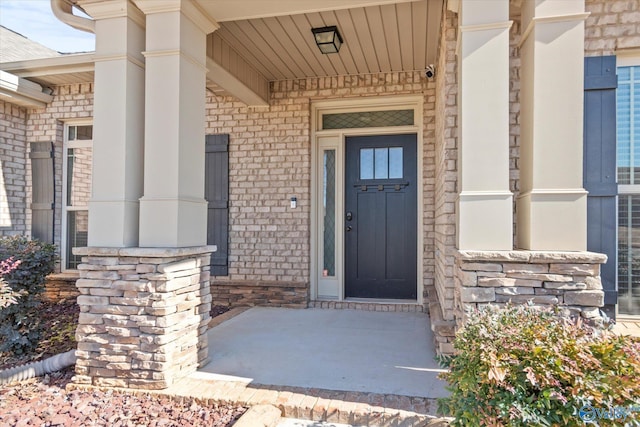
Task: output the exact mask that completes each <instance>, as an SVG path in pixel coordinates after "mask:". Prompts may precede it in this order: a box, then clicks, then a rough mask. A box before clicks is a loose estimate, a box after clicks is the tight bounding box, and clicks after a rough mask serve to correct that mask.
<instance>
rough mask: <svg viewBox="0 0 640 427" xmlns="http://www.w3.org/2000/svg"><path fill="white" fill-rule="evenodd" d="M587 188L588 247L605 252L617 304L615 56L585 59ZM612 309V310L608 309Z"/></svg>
mask: <svg viewBox="0 0 640 427" xmlns="http://www.w3.org/2000/svg"><path fill="white" fill-rule="evenodd" d="M584 65H585V66H584V70H585V79H584V164H583V171H584V172H583V177H584V178H583V179H584V188H585V189H586V190H587V191H588V192H589V196H588V198H587V249H588V250H590V251H593V252H600V253H604V254H606V255H607V256H608V257H609V259H608V260H607V263H606V264H604V265H603V266H602V270H601V276H602V285H603V288H604V291H605V299H604V301H605V305H606V306H609V305H614V304H616V303H617V299H618V296H617V264H618V262H617V229H618V227H617V223H616V222H617V218H618V212H617V207H616V206H617V203H616V201H617V200H616V199H617V195H618V185H617V179H616V87H617V86H618V79H617V76H616V57H615V56H598V57H588V58H585V63H584ZM607 311H610V310H607Z"/></svg>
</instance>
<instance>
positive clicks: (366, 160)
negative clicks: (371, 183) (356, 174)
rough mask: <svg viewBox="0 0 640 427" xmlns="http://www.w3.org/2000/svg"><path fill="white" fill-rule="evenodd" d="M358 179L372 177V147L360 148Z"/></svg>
mask: <svg viewBox="0 0 640 427" xmlns="http://www.w3.org/2000/svg"><path fill="white" fill-rule="evenodd" d="M360 179H373V148H363V149H361V150H360Z"/></svg>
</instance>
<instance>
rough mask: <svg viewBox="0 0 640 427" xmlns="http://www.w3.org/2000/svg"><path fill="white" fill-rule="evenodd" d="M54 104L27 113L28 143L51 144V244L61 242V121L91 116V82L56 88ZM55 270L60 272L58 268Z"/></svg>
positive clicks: (28, 177)
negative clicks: (52, 154) (53, 207)
mask: <svg viewBox="0 0 640 427" xmlns="http://www.w3.org/2000/svg"><path fill="white" fill-rule="evenodd" d="M53 96H54V98H53V101H52V102H51V103H50V104H48V105H47V106H46V107H45V108H41V109H33V110H30V111H29V114H28V119H27V131H26V135H27V140H28V141H29V142H36V141H53V146H54V171H55V210H54V243H55V244H56V246H57V247H58V248H61V243H62V202H63V201H62V184H63V177H62V170H63V169H62V165H63V161H64V156H63V154H64V153H63V143H64V122H66V121H71V120H78V119H87V118H91V117H92V116H93V83H79V84H72V85H64V86H56V87H54V92H53ZM26 183H27V187H26V199H27V200H31V162H27V165H26ZM26 224H27V227H26V229H27V230H29V232H30V230H31V209H29V208H28V207H27V209H26ZM56 268H57V270H58V271H60V266H59V265H58V266H57V267H56Z"/></svg>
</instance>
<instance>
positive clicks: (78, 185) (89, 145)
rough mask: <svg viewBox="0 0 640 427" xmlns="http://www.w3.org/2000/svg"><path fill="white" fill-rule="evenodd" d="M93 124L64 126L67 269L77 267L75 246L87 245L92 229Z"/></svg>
mask: <svg viewBox="0 0 640 427" xmlns="http://www.w3.org/2000/svg"><path fill="white" fill-rule="evenodd" d="M92 159H93V126H92V125H91V124H73V123H68V124H67V125H66V126H65V139H64V151H63V174H64V175H63V177H64V180H63V184H64V185H63V194H62V196H63V203H62V206H63V209H62V232H63V234H62V262H63V264H62V265H63V268H64V269H65V270H73V269H76V268H77V267H78V264H79V263H80V257H78V256H76V255H73V253H72V249H73V248H75V247H82V246H87V240H88V233H89V198H90V197H91V170H92V169H91V164H92Z"/></svg>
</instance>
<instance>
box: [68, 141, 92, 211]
mask: <svg viewBox="0 0 640 427" xmlns="http://www.w3.org/2000/svg"><path fill="white" fill-rule="evenodd" d="M91 160H92V153H91V148H69V149H67V206H74V207H79V206H87V204H88V203H89V198H90V197H91Z"/></svg>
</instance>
